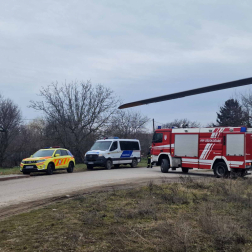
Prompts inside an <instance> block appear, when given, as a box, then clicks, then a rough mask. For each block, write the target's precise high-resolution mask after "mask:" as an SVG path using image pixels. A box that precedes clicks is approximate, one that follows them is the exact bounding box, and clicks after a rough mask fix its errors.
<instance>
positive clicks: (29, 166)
mask: <svg viewBox="0 0 252 252" xmlns="http://www.w3.org/2000/svg"><path fill="white" fill-rule="evenodd" d="M25 168H28V169H30V168H33V166H32V165H28V166H26V167H25Z"/></svg>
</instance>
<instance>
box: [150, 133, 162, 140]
mask: <svg viewBox="0 0 252 252" xmlns="http://www.w3.org/2000/svg"><path fill="white" fill-rule="evenodd" d="M162 141H163V133H157V132H155V133H154V135H153V139H152V143H162Z"/></svg>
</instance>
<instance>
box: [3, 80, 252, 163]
mask: <svg viewBox="0 0 252 252" xmlns="http://www.w3.org/2000/svg"><path fill="white" fill-rule="evenodd" d="M39 97H40V98H39V100H33V101H31V102H30V106H29V107H30V108H33V109H34V110H37V111H40V112H42V113H43V117H42V118H37V119H34V120H32V121H30V122H29V123H24V121H23V118H22V115H21V111H20V108H19V107H18V105H16V104H15V103H14V102H13V101H12V100H11V99H9V98H5V97H3V96H2V95H1V94H0V167H12V166H17V165H19V163H20V161H21V160H22V159H23V158H25V157H28V156H30V155H31V154H33V153H34V152H36V151H37V150H38V149H41V148H44V147H50V146H60V147H63V148H66V149H69V150H70V151H71V152H72V153H73V155H74V156H75V159H76V162H77V163H82V162H83V160H84V154H85V152H86V151H88V150H89V149H90V147H91V146H92V144H93V143H94V141H95V140H97V139H101V138H105V137H109V136H117V137H119V138H136V139H139V140H140V142H141V146H142V153H143V154H146V153H147V152H148V149H149V146H150V144H151V139H152V134H153V133H152V132H150V130H148V129H147V128H146V124H147V122H149V120H150V119H149V118H148V117H147V116H144V115H142V114H141V113H140V112H133V111H131V110H118V109H117V108H118V106H119V105H120V100H119V99H118V98H117V97H116V96H115V94H114V92H113V90H111V89H109V88H106V87H105V86H103V85H92V84H91V83H90V82H89V81H88V82H72V83H68V84H67V83H65V84H63V85H59V84H58V83H57V82H56V83H52V84H51V85H48V86H47V87H44V88H42V89H41V90H40V93H39ZM216 116H217V118H216V122H214V123H209V124H208V125H201V124H200V123H199V122H197V121H192V120H189V119H175V120H173V121H170V122H167V123H165V124H163V125H162V128H171V127H178V128H181V127H203V126H209V127H217V126H233V127H235V126H247V127H251V125H252V94H251V93H250V92H247V93H246V94H243V95H240V96H239V97H238V98H236V99H235V98H231V99H228V100H227V101H225V103H224V105H223V106H221V107H220V109H219V111H218V112H217V115H216ZM164 117H165V115H164Z"/></svg>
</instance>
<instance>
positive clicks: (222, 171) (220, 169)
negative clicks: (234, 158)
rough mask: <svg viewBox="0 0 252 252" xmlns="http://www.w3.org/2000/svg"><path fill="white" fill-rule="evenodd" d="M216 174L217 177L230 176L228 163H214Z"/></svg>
mask: <svg viewBox="0 0 252 252" xmlns="http://www.w3.org/2000/svg"><path fill="white" fill-rule="evenodd" d="M214 175H215V176H216V178H226V177H227V176H228V168H227V165H226V163H224V162H218V163H216V164H215V165H214Z"/></svg>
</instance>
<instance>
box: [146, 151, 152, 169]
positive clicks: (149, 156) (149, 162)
mask: <svg viewBox="0 0 252 252" xmlns="http://www.w3.org/2000/svg"><path fill="white" fill-rule="evenodd" d="M147 160H148V163H147V168H152V164H151V154H150V151H149V152H148V154H147Z"/></svg>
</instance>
